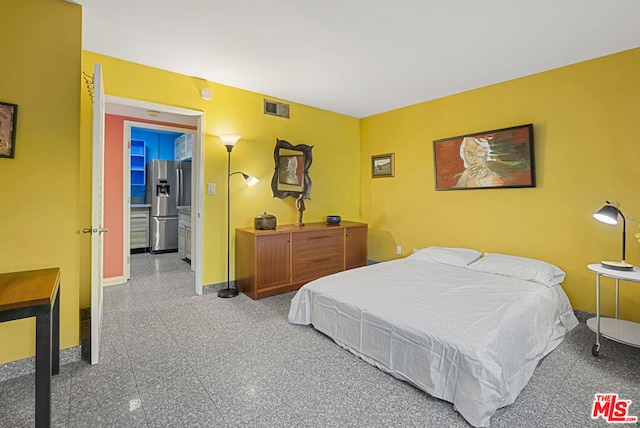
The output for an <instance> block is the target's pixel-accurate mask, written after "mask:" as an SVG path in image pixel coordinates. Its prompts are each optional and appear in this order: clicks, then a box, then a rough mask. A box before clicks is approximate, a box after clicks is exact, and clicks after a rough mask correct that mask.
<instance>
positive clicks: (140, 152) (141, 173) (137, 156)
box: [131, 140, 147, 186]
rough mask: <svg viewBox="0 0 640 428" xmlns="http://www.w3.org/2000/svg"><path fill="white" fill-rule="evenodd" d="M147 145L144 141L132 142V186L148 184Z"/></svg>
mask: <svg viewBox="0 0 640 428" xmlns="http://www.w3.org/2000/svg"><path fill="white" fill-rule="evenodd" d="M146 165H147V162H146V156H145V144H144V141H142V140H131V186H144V185H145V184H146V181H145V180H146V176H147V174H146Z"/></svg>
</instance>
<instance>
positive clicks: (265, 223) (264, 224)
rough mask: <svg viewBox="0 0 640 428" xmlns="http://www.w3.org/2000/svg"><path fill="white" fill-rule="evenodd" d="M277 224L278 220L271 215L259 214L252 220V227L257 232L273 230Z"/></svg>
mask: <svg viewBox="0 0 640 428" xmlns="http://www.w3.org/2000/svg"><path fill="white" fill-rule="evenodd" d="M277 224H278V219H276V216H274V215H273V214H267V212H266V211H265V212H264V214H259V215H257V216H255V217H254V219H253V227H254V229H257V230H275V229H276V226H277Z"/></svg>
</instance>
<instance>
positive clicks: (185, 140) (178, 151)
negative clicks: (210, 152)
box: [174, 134, 193, 160]
mask: <svg viewBox="0 0 640 428" xmlns="http://www.w3.org/2000/svg"><path fill="white" fill-rule="evenodd" d="M174 151H175V153H174V155H175V160H188V159H191V158H192V157H193V134H182V135H181V136H179V137H178V138H176V139H175V141H174Z"/></svg>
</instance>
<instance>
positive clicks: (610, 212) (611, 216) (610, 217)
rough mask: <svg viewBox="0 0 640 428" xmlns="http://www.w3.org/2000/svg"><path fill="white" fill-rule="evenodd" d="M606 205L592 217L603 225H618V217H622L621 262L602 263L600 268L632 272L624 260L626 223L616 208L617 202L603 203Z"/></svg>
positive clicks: (606, 261) (629, 265)
mask: <svg viewBox="0 0 640 428" xmlns="http://www.w3.org/2000/svg"><path fill="white" fill-rule="evenodd" d="M605 202H606V203H607V205H605V206H604V207H602V208H600V209H599V210H598V212H596V213H595V214H594V215H593V218H595V219H596V220H598V221H600V222H602V223H605V224H612V225H616V224H618V215H620V217H622V260H621V261H619V262H614V261H608V260H605V261H602V262H601V264H602V266H604V267H606V268H609V269H616V270H633V265H632V264H629V263H627V261H626V260H625V258H626V255H625V253H626V247H627V221H626V219H625V218H624V215H622V211H620V209H619V208H618V207H619V206H620V204H619V203H618V202H609V201H605Z"/></svg>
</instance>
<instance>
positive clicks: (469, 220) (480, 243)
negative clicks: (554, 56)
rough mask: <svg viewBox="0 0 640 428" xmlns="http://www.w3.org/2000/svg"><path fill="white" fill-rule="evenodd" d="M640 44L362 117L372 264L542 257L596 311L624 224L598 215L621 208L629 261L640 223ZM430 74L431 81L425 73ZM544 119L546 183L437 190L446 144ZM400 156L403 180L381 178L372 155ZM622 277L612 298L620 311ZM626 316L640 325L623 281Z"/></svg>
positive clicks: (635, 294)
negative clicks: (598, 281)
mask: <svg viewBox="0 0 640 428" xmlns="http://www.w3.org/2000/svg"><path fill="white" fill-rule="evenodd" d="M638 69H640V49H634V50H631V51H627V52H623V53H619V54H616V55H611V56H607V57H603V58H599V59H595V60H591V61H587V62H583V63H579V64H575V65H571V66H568V67H564V68H560V69H556V70H552V71H549V72H545V73H540V74H536V75H532V76H529V77H524V78H521V79H517V80H513V81H509V82H504V83H500V84H497V85H493V86H489V87H485V88H481V89H477V90H474V91H469V92H465V93H461V94H457V95H453V96H449V97H446V98H442V99H438V100H434V101H430V102H425V103H421V104H418V105H414V106H410V107H406V108H403V109H399V110H395V111H391V112H387V113H383V114H380V115H376V116H372V117H368V118H365V119H363V120H362V121H361V150H362V156H361V159H360V170H361V172H360V174H361V196H360V197H361V210H362V219H363V221H366V222H368V223H369V228H370V237H369V239H370V246H369V250H370V257H371V258H373V259H378V260H388V259H392V258H395V257H398V256H396V255H395V250H396V245H401V246H402V250H403V255H405V256H406V255H408V254H409V253H410V252H411V251H412V249H413V248H421V247H425V246H428V245H440V246H461V247H471V248H476V249H478V250H480V251H489V252H502V253H508V254H516V255H521V256H527V257H534V258H539V259H542V260H545V261H549V262H552V263H555V264H557V265H558V266H559V267H560V268H562V269H563V270H565V271H566V273H567V277H566V280H565V282H564V289H565V290H566V292H567V294H568V296H569V298H570V300H571V303H572V304H573V306H574V308H576V309H581V310H585V311H591V312H594V311H595V275H594V274H593V273H592V272H590V271H588V270H587V269H586V265H587V264H588V263H594V262H599V261H600V260H602V259H605V260H616V259H619V258H620V255H621V254H620V253H621V230H622V227H621V226H617V227H615V226H614V227H612V226H607V225H604V224H602V223H599V222H597V221H595V220H594V219H593V218H592V217H591V215H592V213H593V212H595V211H596V210H598V209H599V208H601V207H602V205H604V201H605V200H616V201H620V202H621V204H622V205H621V209H622V212H623V213H625V215H626V217H627V219H628V223H627V231H628V232H627V233H628V242H627V260H628V261H629V262H630V263H633V264H635V265H640V244H638V243H637V241H636V240H635V239H634V238H633V235H635V233H636V232H639V231H640V230H639V229H638V223H637V222H634V221H630V218H632V217H634V218H636V219H640V127H638V125H637V124H638V118H639V117H640V80H639V79H638ZM425 78H428V77H425ZM527 123H533V124H534V141H535V162H536V176H537V187H535V188H523V189H483V190H464V191H439V192H436V191H435V190H434V168H433V146H432V142H433V140H436V139H441V138H446V137H454V136H457V135H463V134H468V133H474V132H480V131H487V130H492V129H499V128H505V127H509V126H516V125H522V124H527ZM389 152H395V156H396V176H395V178H377V179H372V178H371V173H370V162H371V155H375V154H380V153H389ZM611 287H612V283H611V281H608V280H607V282H606V286H605V288H604V289H603V291H602V297H603V305H604V307H605V308H606V311H607V313H608V314H611V313H612V308H613V292H612V291H611V290H612V288H611ZM620 310H621V317H623V318H628V319H633V320H635V321H640V287H638V286H637V285H634V284H624V283H623V285H622V286H621V304H620Z"/></svg>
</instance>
